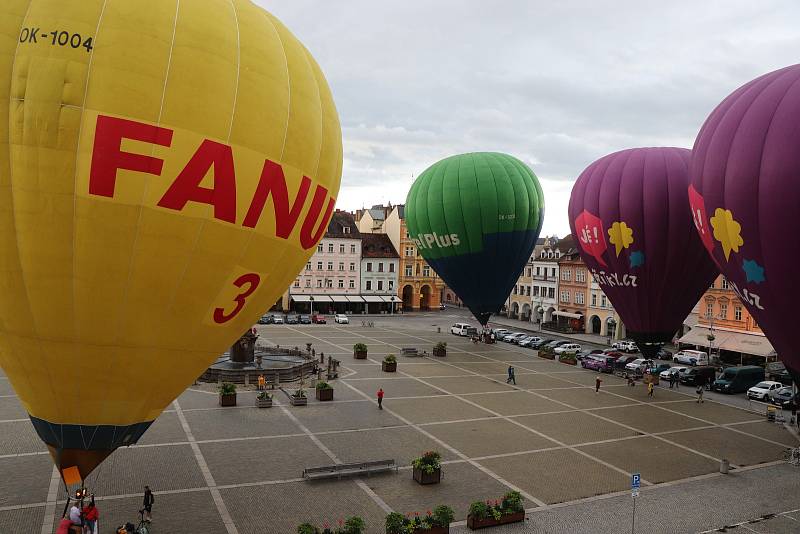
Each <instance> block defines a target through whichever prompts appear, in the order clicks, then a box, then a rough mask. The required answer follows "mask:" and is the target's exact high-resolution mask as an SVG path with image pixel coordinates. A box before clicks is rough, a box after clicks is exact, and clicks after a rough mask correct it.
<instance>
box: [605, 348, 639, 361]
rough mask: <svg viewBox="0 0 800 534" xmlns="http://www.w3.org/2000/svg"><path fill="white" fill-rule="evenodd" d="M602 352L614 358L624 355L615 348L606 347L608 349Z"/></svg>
mask: <svg viewBox="0 0 800 534" xmlns="http://www.w3.org/2000/svg"><path fill="white" fill-rule="evenodd" d="M600 352H601V353H602V354H605V355H606V356H609V357H611V358H614V359H617V358H619V357H621V356H623V354H622V353H621V352H620V351H618V350H614V349H606V350H603V351H600ZM634 358H635V356H634Z"/></svg>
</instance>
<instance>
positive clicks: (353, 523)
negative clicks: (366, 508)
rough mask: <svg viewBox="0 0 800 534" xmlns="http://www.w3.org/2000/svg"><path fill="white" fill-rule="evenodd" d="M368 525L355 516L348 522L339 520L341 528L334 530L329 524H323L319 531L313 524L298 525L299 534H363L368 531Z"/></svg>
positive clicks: (349, 518) (348, 519)
mask: <svg viewBox="0 0 800 534" xmlns="http://www.w3.org/2000/svg"><path fill="white" fill-rule="evenodd" d="M366 528H367V524H366V523H365V522H364V520H363V519H361V518H360V517H358V516H357V515H354V516H352V517H348V518H347V520H341V519H340V520H339V526H338V527H337V528H332V527H331V526H330V524H329V523H327V522H325V523H323V524H322V529H319V528H317V527H315V526H314V525H312V524H311V523H303V524H302V525H298V527H297V534H363V532H364V530H366Z"/></svg>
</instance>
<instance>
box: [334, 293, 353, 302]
mask: <svg viewBox="0 0 800 534" xmlns="http://www.w3.org/2000/svg"><path fill="white" fill-rule="evenodd" d="M331 300H332V301H333V302H350V301H349V300H347V295H331Z"/></svg>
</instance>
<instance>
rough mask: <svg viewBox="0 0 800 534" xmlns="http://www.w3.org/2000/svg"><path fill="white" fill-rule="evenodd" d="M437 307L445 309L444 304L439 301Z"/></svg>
mask: <svg viewBox="0 0 800 534" xmlns="http://www.w3.org/2000/svg"><path fill="white" fill-rule="evenodd" d="M439 309H440V310H444V309H445V305H444V304H443V303H441V302H440V303H439Z"/></svg>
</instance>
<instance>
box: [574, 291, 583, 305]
mask: <svg viewBox="0 0 800 534" xmlns="http://www.w3.org/2000/svg"><path fill="white" fill-rule="evenodd" d="M575 304H583V291H578V292H576V293H575Z"/></svg>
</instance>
